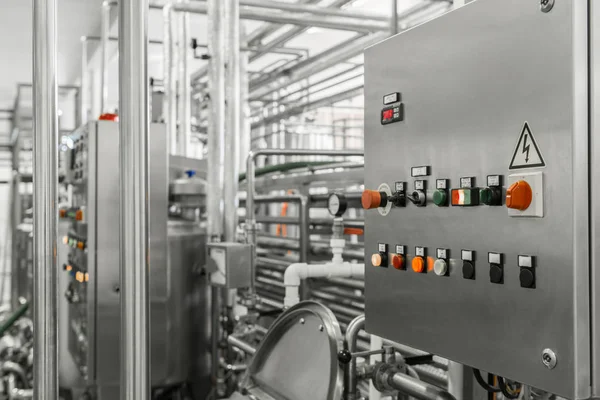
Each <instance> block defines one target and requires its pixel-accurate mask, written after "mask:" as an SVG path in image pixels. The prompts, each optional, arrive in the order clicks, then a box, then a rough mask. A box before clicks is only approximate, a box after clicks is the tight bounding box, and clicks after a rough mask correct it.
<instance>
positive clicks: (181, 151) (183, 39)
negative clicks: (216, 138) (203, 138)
mask: <svg viewBox="0 0 600 400" xmlns="http://www.w3.org/2000/svg"><path fill="white" fill-rule="evenodd" d="M188 2H189V1H188V0H178V4H187V3H188ZM177 22H178V32H179V35H178V37H179V40H178V45H177V52H178V57H177V63H178V65H179V73H178V77H179V79H178V84H179V91H178V92H179V113H178V114H179V130H178V131H179V134H178V145H179V146H178V149H177V154H178V155H180V156H182V157H189V156H190V153H189V149H190V146H191V142H192V138H191V135H192V131H191V129H192V128H191V124H192V123H191V113H192V111H191V98H192V87H191V86H192V84H191V81H190V74H189V70H188V44H189V42H190V14H189V13H179V15H178V16H177Z"/></svg>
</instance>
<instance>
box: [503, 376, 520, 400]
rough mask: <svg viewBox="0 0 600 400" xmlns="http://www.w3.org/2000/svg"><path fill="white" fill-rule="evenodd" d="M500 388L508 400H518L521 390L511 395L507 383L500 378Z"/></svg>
mask: <svg viewBox="0 0 600 400" xmlns="http://www.w3.org/2000/svg"><path fill="white" fill-rule="evenodd" d="M498 386H500V391H501V392H502V394H503V395H504V397H505V398H507V399H518V398H519V395H520V390H519V391H518V392H516V393H510V392H509V391H508V388H507V383H506V381H505V380H504V378H502V377H500V376H499V377H498Z"/></svg>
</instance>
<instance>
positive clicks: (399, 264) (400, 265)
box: [392, 254, 404, 269]
mask: <svg viewBox="0 0 600 400" xmlns="http://www.w3.org/2000/svg"><path fill="white" fill-rule="evenodd" d="M392 266H393V267H394V268H396V269H404V257H402V255H401V254H394V255H392Z"/></svg>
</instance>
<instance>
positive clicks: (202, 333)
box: [59, 121, 210, 399]
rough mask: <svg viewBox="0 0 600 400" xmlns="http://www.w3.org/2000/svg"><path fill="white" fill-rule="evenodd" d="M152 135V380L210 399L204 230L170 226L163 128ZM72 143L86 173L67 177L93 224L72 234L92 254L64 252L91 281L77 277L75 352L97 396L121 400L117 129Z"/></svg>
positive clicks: (86, 132) (95, 126)
mask: <svg viewBox="0 0 600 400" xmlns="http://www.w3.org/2000/svg"><path fill="white" fill-rule="evenodd" d="M150 135H151V136H152V138H153V140H152V142H151V146H150V149H149V159H150V165H149V168H150V173H151V174H152V177H153V179H152V181H151V182H150V187H149V189H150V196H149V204H148V205H149V215H150V219H149V229H150V238H149V241H150V246H149V252H150V263H151V265H152V266H153V268H152V269H151V270H150V279H149V296H150V312H151V323H150V337H151V340H150V346H151V351H152V352H151V362H152V375H151V382H152V385H153V386H154V387H157V386H164V385H181V384H184V383H188V382H189V383H191V384H192V385H194V386H195V390H194V393H204V391H206V390H207V388H208V387H209V385H208V384H207V379H208V365H209V361H208V359H209V356H208V351H207V342H208V340H209V339H208V330H209V327H210V325H209V322H208V320H207V319H208V310H209V308H210V304H209V300H208V289H207V283H206V279H204V278H202V277H201V276H200V266H202V265H204V257H205V232H204V231H203V230H201V229H200V228H199V227H198V226H197V224H195V223H192V222H185V221H180V222H173V223H169V224H168V225H167V204H168V203H167V179H168V178H167V150H166V149H167V138H166V135H165V129H164V126H163V125H152V126H151V129H150ZM73 138H74V140H75V143H76V150H75V151H74V152H73V154H72V155H71V157H72V161H70V164H72V165H78V166H80V165H81V167H77V168H76V169H75V170H72V171H70V172H69V174H68V179H69V181H70V182H71V183H72V184H73V186H74V191H73V194H74V195H73V197H74V205H75V206H76V207H84V208H85V222H73V223H72V227H71V229H70V231H69V235H70V236H77V237H78V238H80V239H82V240H85V243H86V251H85V252H82V251H81V250H79V249H73V248H69V247H67V246H64V245H61V246H60V247H59V251H60V252H61V253H62V254H65V253H69V260H68V261H69V263H70V264H71V265H72V267H75V266H76V267H77V268H78V269H81V270H82V272H84V273H86V272H87V273H89V281H88V282H85V283H83V282H78V281H77V280H76V277H75V276H73V277H70V278H69V279H70V287H69V290H68V292H70V293H71V294H70V295H69V293H67V294H68V298H69V300H70V305H69V323H68V327H69V331H70V332H69V336H70V337H69V350H70V353H71V355H72V356H73V358H74V359H75V361H76V363H77V364H78V366H79V370H80V373H82V374H83V375H84V376H85V377H86V383H87V385H88V387H89V388H90V389H94V390H95V391H96V393H95V394H96V395H97V396H98V398H99V399H114V398H118V397H119V370H120V368H119V337H120V323H121V318H120V316H121V312H120V305H119V303H120V302H119V300H120V294H121V293H120V282H119V265H120V264H119V256H118V255H119V253H118V249H119V235H117V234H115V230H116V227H117V226H118V221H119V211H118V206H119V198H120V196H119V192H120V191H119V175H120V172H119V171H120V170H119V164H118V154H119V153H118V148H119V134H118V125H117V124H116V123H113V122H106V121H100V122H94V123H90V124H88V125H87V126H86V127H84V128H83V129H80V130H79V131H77V132H76V134H74V135H73ZM75 173H76V174H77V177H78V178H75ZM65 258H66V257H65ZM63 273H65V274H67V273H68V272H63ZM61 301H65V302H66V301H67V299H64V298H61ZM192 321H193V323H192Z"/></svg>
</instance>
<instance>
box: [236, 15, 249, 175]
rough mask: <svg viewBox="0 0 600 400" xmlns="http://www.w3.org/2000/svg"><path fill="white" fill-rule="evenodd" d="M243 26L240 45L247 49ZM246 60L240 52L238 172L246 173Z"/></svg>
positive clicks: (247, 139) (247, 142)
mask: <svg viewBox="0 0 600 400" xmlns="http://www.w3.org/2000/svg"><path fill="white" fill-rule="evenodd" d="M242 30H243V25H241V24H240V43H241V47H242V48H244V47H248V44H247V43H246V42H245V39H242V38H244V37H245V33H244V32H243V31H242ZM248 58H249V52H247V51H243V52H240V91H241V95H240V98H241V102H242V112H241V115H240V119H241V122H240V124H241V126H240V139H239V143H240V153H239V163H238V165H239V167H238V168H239V171H240V172H246V157H247V156H248V152H249V151H250V147H251V145H250V142H251V139H250V136H251V129H250V114H251V110H250V103H249V97H250V93H249V92H250V79H249V75H248Z"/></svg>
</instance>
